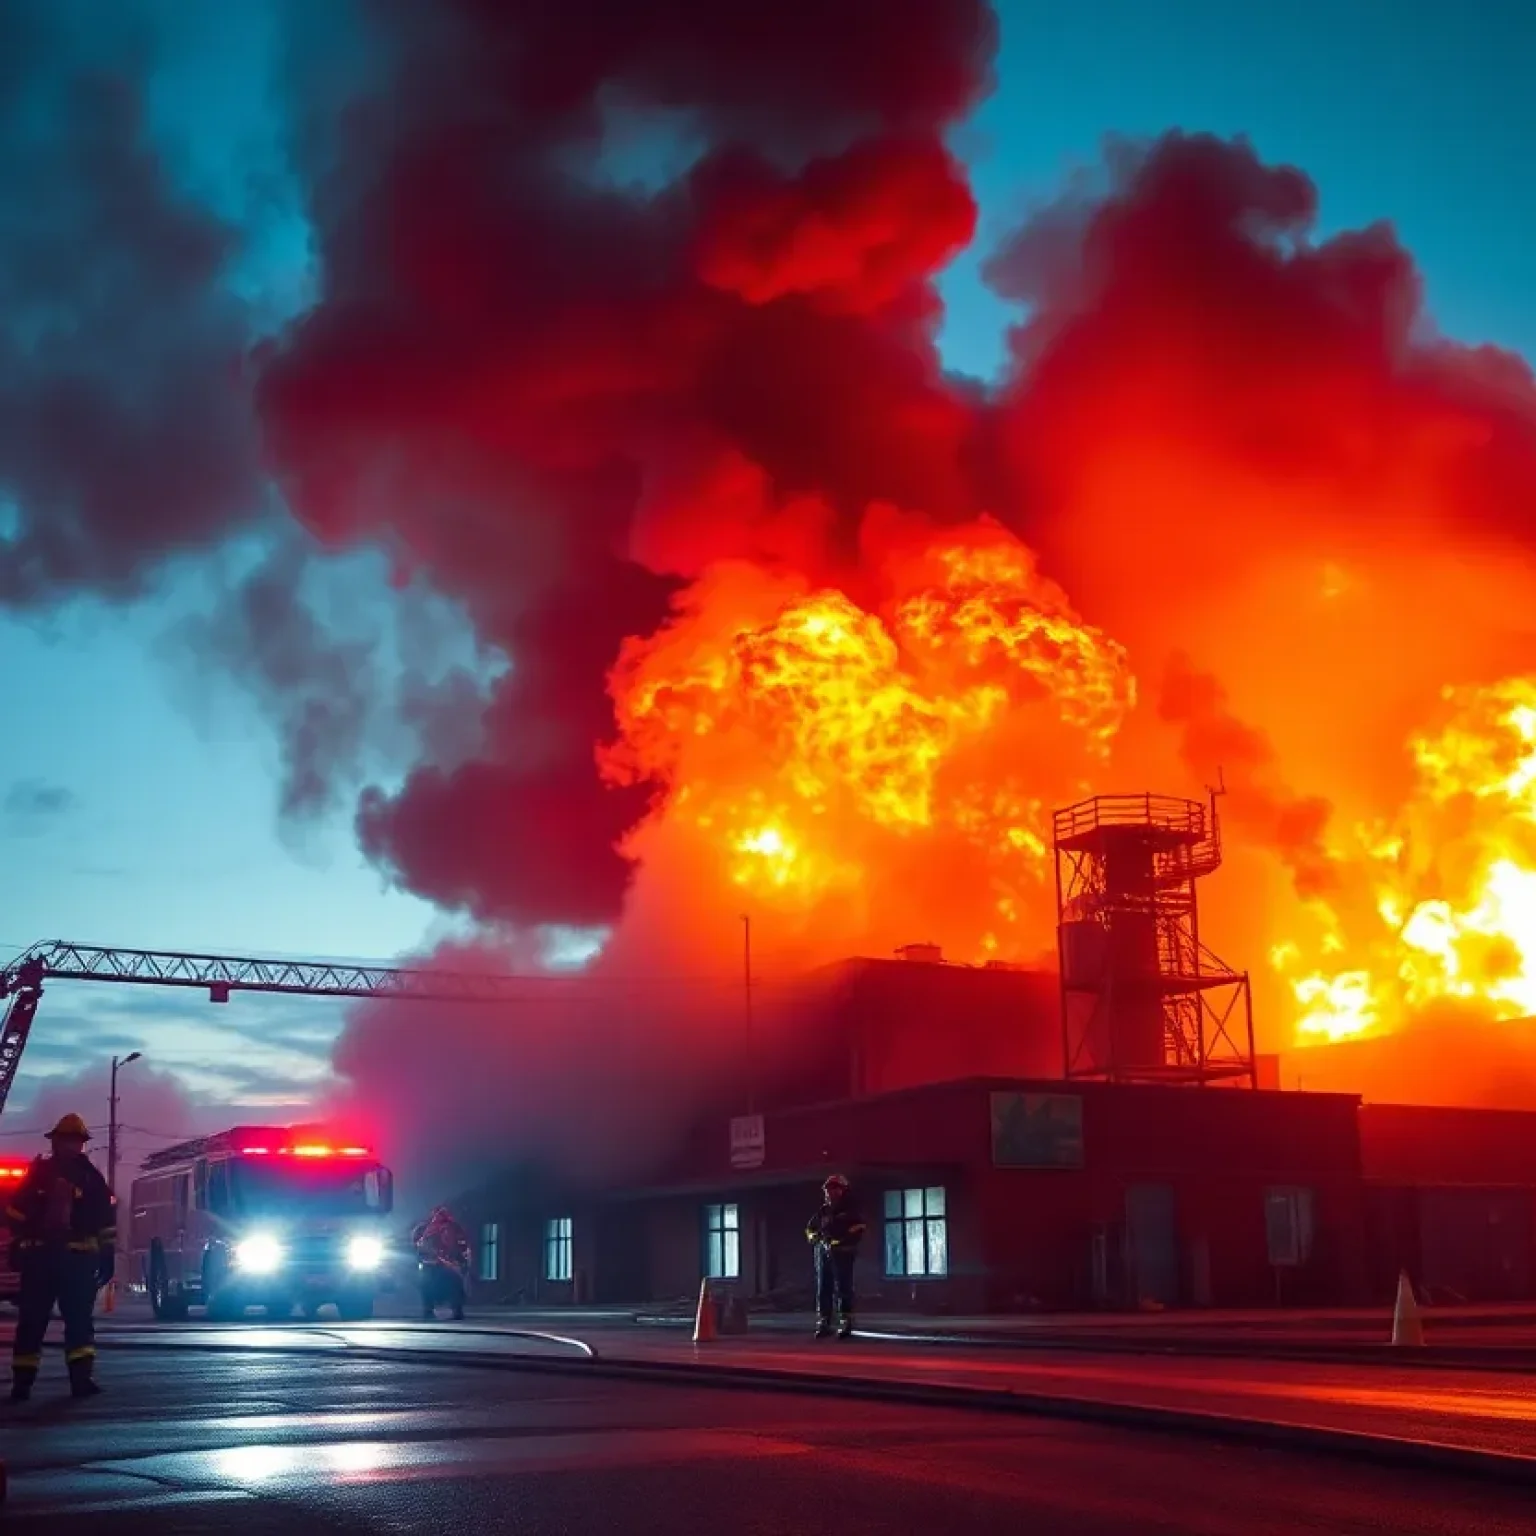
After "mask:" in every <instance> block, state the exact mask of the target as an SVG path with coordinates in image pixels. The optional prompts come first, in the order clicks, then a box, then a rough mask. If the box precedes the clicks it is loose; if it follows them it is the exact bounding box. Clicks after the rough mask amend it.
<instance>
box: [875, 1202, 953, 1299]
mask: <svg viewBox="0 0 1536 1536" xmlns="http://www.w3.org/2000/svg"><path fill="white" fill-rule="evenodd" d="M885 1272H886V1274H888V1275H891V1276H893V1277H897V1278H903V1277H912V1278H916V1277H919V1276H923V1275H947V1274H948V1273H949V1229H948V1226H947V1224H946V1221H945V1216H944V1191H943V1190H942V1189H939V1188H937V1187H934V1188H929V1189H888V1190H886V1192H885Z"/></svg>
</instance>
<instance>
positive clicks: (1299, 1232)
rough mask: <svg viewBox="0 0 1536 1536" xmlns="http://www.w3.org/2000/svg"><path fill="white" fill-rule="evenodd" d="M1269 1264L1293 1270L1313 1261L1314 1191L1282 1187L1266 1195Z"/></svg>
mask: <svg viewBox="0 0 1536 1536" xmlns="http://www.w3.org/2000/svg"><path fill="white" fill-rule="evenodd" d="M1264 1231H1265V1236H1266V1238H1267V1239H1268V1243H1269V1262H1270V1263H1271V1264H1273V1265H1275V1266H1276V1267H1277V1268H1282V1269H1292V1268H1295V1267H1297V1266H1299V1265H1302V1264H1305V1263H1306V1262H1307V1260H1308V1259H1309V1258H1311V1257H1312V1191H1311V1190H1310V1189H1302V1188H1294V1187H1291V1186H1288V1185H1280V1186H1277V1187H1276V1188H1274V1189H1268V1190H1265V1192H1264Z"/></svg>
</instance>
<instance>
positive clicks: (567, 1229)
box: [560, 1216, 571, 1242]
mask: <svg viewBox="0 0 1536 1536" xmlns="http://www.w3.org/2000/svg"><path fill="white" fill-rule="evenodd" d="M560 1236H561V1237H563V1238H564V1239H565V1241H566V1242H570V1240H571V1218H570V1217H569V1216H562V1217H561V1218H560Z"/></svg>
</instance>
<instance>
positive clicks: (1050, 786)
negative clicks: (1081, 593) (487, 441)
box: [601, 521, 1536, 1040]
mask: <svg viewBox="0 0 1536 1536" xmlns="http://www.w3.org/2000/svg"><path fill="white" fill-rule="evenodd" d="M611 688H612V693H613V697H614V701H615V705H616V711H617V718H618V723H619V729H618V734H617V737H616V739H615V740H614V741H613V742H611V743H609V744H608V745H607V746H606V747H605V748H604V749H603V751H602V753H601V761H602V766H603V770H604V773H605V775H606V776H607V777H608V778H609V780H610V781H612V782H615V783H631V782H638V781H641V780H651V781H656V782H659V783H661V784H662V785H663V786H664V794H663V796H662V798H661V800H660V802H659V804H658V805H657V807H656V808H655V810H654V812H653V814H652V818H651V821H650V824H649V826H650V828H651V829H653V830H654V829H655V828H656V827H658V826H660V827H663V828H665V827H672V828H677V827H684V828H686V829H688V830H689V831H690V832H691V833H692V834H694V835H696V836H697V837H698V838H700V839H701V840H702V843H703V845H704V847H705V848H706V850H707V854H706V858H707V862H709V863H710V864H712V866H713V869H712V871H711V873H710V876H709V878H710V880H711V882H712V883H713V884H714V885H715V886H716V888H718V889H727V890H729V889H734V890H736V891H737V892H738V894H739V895H740V896H742V897H743V898H745V899H747V900H749V901H750V902H752V903H755V904H757V905H758V906H760V907H761V908H764V909H767V910H771V911H773V912H774V913H775V914H776V915H778V916H779V917H780V918H782V919H785V920H788V921H792V922H799V923H800V924H802V925H813V924H815V923H817V922H818V921H819V920H820V917H821V915H822V914H824V913H825V912H826V911H827V909H828V905H829V903H833V902H837V901H852V902H853V903H855V905H856V906H857V907H858V909H859V911H860V912H861V913H862V914H863V916H862V921H863V922H864V923H865V925H866V929H867V925H868V924H869V923H870V921H871V916H870V915H871V913H872V912H877V911H878V912H880V913H883V914H884V915H885V916H887V917H888V918H889V919H890V921H891V922H892V923H894V924H895V925H896V926H897V928H898V929H900V930H901V931H903V932H905V934H906V936H907V937H916V936H924V935H931V934H933V933H935V932H939V931H942V932H943V934H944V935H945V937H946V941H947V942H948V944H949V945H950V947H951V948H952V949H953V950H955V951H956V952H957V958H964V959H973V960H979V959H985V958H1002V959H1011V958H1029V957H1033V956H1035V955H1037V954H1039V953H1040V951H1041V950H1042V948H1043V947H1044V946H1045V944H1046V943H1047V942H1048V940H1049V930H1050V923H1051V920H1052V915H1053V902H1052V892H1051V887H1050V883H1049V878H1048V876H1049V871H1050V857H1051V850H1050V834H1049V825H1048V817H1049V812H1050V810H1051V808H1052V806H1053V805H1055V804H1058V803H1060V801H1061V800H1062V799H1063V798H1065V797H1068V796H1075V795H1078V794H1083V793H1094V792H1098V791H1100V790H1102V789H1104V788H1105V785H1106V780H1108V779H1110V778H1111V777H1112V776H1116V775H1117V774H1118V776H1119V778H1121V779H1126V780H1127V782H1130V779H1129V770H1128V769H1126V768H1125V767H1124V766H1123V758H1124V754H1123V753H1122V752H1121V751H1120V750H1119V749H1120V748H1121V747H1122V746H1123V738H1122V734H1121V732H1122V726H1123V725H1124V724H1125V723H1126V720H1127V717H1128V715H1129V713H1130V712H1131V710H1132V709H1133V706H1134V704H1135V700H1136V684H1135V680H1134V678H1133V677H1132V675H1131V671H1130V666H1129V661H1128V657H1127V653H1126V651H1125V650H1124V648H1123V647H1122V646H1121V645H1120V644H1119V643H1118V642H1117V641H1116V640H1115V639H1114V638H1112V637H1111V636H1109V635H1107V634H1105V633H1103V632H1101V631H1100V630H1098V629H1095V628H1094V627H1093V626H1091V625H1089V624H1087V623H1085V622H1083V621H1082V620H1081V619H1080V618H1079V617H1078V615H1077V614H1076V613H1075V612H1074V611H1073V608H1072V606H1071V604H1070V603H1069V601H1068V599H1067V597H1066V595H1065V594H1064V593H1063V592H1062V591H1061V589H1060V588H1059V587H1057V586H1055V585H1054V584H1053V583H1051V582H1049V581H1047V580H1046V579H1044V578H1043V577H1042V576H1041V574H1040V572H1039V570H1038V567H1037V562H1036V559H1035V556H1034V555H1033V553H1032V552H1031V551H1030V550H1029V548H1028V547H1027V546H1025V545H1024V544H1023V543H1021V542H1020V541H1019V540H1018V539H1016V538H1015V537H1013V536H1012V535H1011V534H1007V533H1005V532H1003V531H1002V530H1001V529H999V528H997V527H995V526H994V525H992V524H990V523H988V522H986V521H981V522H978V523H976V524H973V525H971V526H969V527H967V528H966V529H964V530H961V531H958V532H957V531H955V530H949V531H947V532H946V533H944V534H943V535H942V536H935V535H930V536H929V538H928V540H927V542H925V543H924V544H923V545H922V547H921V548H919V549H918V550H917V551H916V552H915V553H913V552H911V551H908V552H907V553H906V554H905V555H903V556H900V557H892V558H890V559H888V560H887V561H886V562H885V568H884V581H883V587H882V589H881V591H880V592H879V593H878V594H877V595H875V596H870V595H869V594H867V593H863V594H861V596H860V598H859V599H858V600H856V599H855V598H854V597H853V596H851V595H850V592H849V591H848V590H844V589H843V587H841V586H838V585H835V584H832V583H828V584H826V585H822V586H817V585H814V584H811V583H808V582H806V581H805V580H803V579H801V578H799V577H791V576H773V575H770V574H768V573H767V572H766V571H765V569H764V568H763V567H761V566H757V565H753V564H749V563H746V562H725V563H719V564H717V565H715V566H713V567H711V568H710V569H709V570H708V571H707V572H706V573H705V574H704V576H703V577H701V578H700V579H699V580H698V581H697V582H695V584H694V585H693V586H692V587H691V588H689V589H688V591H687V592H686V593H685V595H684V597H683V598H682V599H681V600H680V602H679V603H678V605H677V609H676V612H675V614H674V617H673V618H672V620H671V621H670V622H669V623H668V624H667V625H666V626H664V627H663V628H662V629H661V630H660V631H659V632H657V633H656V634H654V635H651V636H649V637H646V638H637V639H633V640H631V641H630V642H628V643H627V644H626V646H625V647H624V649H623V652H622V654H621V657H620V659H619V662H618V664H617V665H616V667H615V668H614V671H613V675H612V679H611ZM1407 752H1408V758H1409V768H1410V771H1409V773H1408V777H1407V785H1408V787H1407V791H1406V793H1405V794H1404V795H1403V796H1402V798H1401V802H1400V803H1399V804H1397V805H1396V807H1395V808H1394V809H1392V810H1391V811H1390V812H1389V813H1388V814H1385V815H1378V816H1377V817H1375V818H1374V819H1370V820H1362V821H1360V822H1358V823H1356V824H1353V825H1345V826H1342V827H1336V828H1335V829H1334V830H1333V832H1332V833H1331V834H1330V840H1329V842H1328V844H1327V846H1326V848H1325V850H1324V852H1325V855H1326V860H1327V869H1326V871H1325V873H1326V876H1327V878H1326V879H1325V880H1323V881H1320V882H1318V881H1314V882H1313V883H1314V884H1322V885H1324V886H1326V889H1325V890H1324V891H1322V892H1321V893H1320V892H1319V891H1318V890H1315V889H1308V890H1307V891H1306V892H1305V894H1304V896H1301V897H1296V898H1294V899H1292V900H1291V901H1290V902H1289V903H1282V904H1281V906H1280V907H1279V908H1278V909H1277V910H1276V911H1275V912H1274V913H1272V914H1271V927H1272V931H1273V932H1274V933H1275V934H1276V938H1275V941H1274V942H1273V944H1272V947H1271V950H1270V959H1271V963H1272V965H1273V967H1274V969H1275V971H1276V972H1277V974H1278V975H1279V976H1280V977H1281V978H1282V979H1283V981H1284V983H1285V986H1286V991H1287V992H1288V994H1289V996H1290V998H1291V1000H1292V1010H1293V1011H1292V1014H1291V1017H1289V1018H1287V1019H1284V1020H1282V1021H1279V1022H1281V1023H1282V1024H1283V1026H1285V1027H1284V1028H1283V1029H1282V1031H1281V1033H1283V1034H1285V1035H1291V1036H1294V1037H1296V1038H1299V1039H1302V1040H1306V1039H1333V1038H1342V1037H1346V1036H1351V1035H1357V1034H1361V1033H1374V1032H1381V1031H1385V1030H1389V1029H1393V1028H1397V1027H1400V1026H1401V1024H1402V1023H1403V1022H1404V1021H1405V1020H1406V1019H1408V1018H1410V1017H1411V1016H1413V1015H1414V1014H1415V1013H1417V1012H1420V1011H1422V1010H1424V1009H1425V1008H1427V1007H1429V1006H1431V1005H1433V1004H1437V1003H1442V1002H1447V1001H1450V1002H1455V1003H1457V1004H1461V1005H1466V1006H1470V1007H1472V1008H1474V1009H1477V1010H1480V1011H1481V1012H1483V1013H1484V1014H1486V1015H1488V1016H1490V1017H1495V1018H1504V1017H1514V1016H1517V1015H1524V1014H1536V679H1530V678H1512V679H1508V680H1505V681H1502V682H1498V683H1493V684H1485V685H1481V686H1462V687H1454V688H1448V689H1447V690H1446V691H1445V694H1444V697H1443V701H1442V706H1441V712H1440V716H1439V718H1438V719H1437V720H1435V721H1434V722H1432V723H1431V725H1430V726H1429V727H1428V728H1426V729H1423V730H1421V731H1419V732H1417V733H1416V734H1414V735H1413V736H1412V738H1411V740H1410V741H1409V742H1408V744H1407ZM1117 782H1118V780H1117ZM918 871H929V872H930V873H931V876H932V878H931V879H929V878H922V877H921V876H918V875H916V874H915V872H918ZM903 925H904V926H903Z"/></svg>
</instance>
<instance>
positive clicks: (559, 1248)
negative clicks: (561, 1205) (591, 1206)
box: [544, 1216, 571, 1280]
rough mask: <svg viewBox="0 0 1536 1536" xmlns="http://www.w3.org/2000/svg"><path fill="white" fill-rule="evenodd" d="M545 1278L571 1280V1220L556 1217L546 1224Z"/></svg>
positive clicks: (565, 1217) (567, 1217)
mask: <svg viewBox="0 0 1536 1536" xmlns="http://www.w3.org/2000/svg"><path fill="white" fill-rule="evenodd" d="M544 1278H545V1279H546V1280H569V1279H570V1278H571V1218H570V1217H569V1216H555V1217H552V1218H551V1219H550V1220H549V1221H546V1222H545V1223H544Z"/></svg>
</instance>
